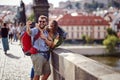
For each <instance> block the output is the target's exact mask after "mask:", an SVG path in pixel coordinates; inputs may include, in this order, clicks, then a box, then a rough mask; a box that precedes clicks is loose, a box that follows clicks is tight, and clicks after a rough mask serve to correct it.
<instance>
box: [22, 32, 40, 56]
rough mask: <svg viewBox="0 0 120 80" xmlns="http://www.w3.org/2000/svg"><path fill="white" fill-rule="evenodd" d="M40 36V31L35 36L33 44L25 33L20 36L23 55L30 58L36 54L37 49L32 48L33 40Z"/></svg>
mask: <svg viewBox="0 0 120 80" xmlns="http://www.w3.org/2000/svg"><path fill="white" fill-rule="evenodd" d="M39 36H40V31H38V33H37V34H36V35H35V37H34V39H33V42H32V38H31V36H30V35H29V34H28V33H27V32H26V31H25V32H23V34H22V35H21V38H20V41H21V46H22V50H23V52H24V54H25V55H27V56H30V55H31V54H35V53H37V49H36V48H34V47H33V45H32V44H33V43H34V42H35V40H37V39H38V38H39Z"/></svg>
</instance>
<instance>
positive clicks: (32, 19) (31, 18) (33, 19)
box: [27, 13, 35, 22]
mask: <svg viewBox="0 0 120 80" xmlns="http://www.w3.org/2000/svg"><path fill="white" fill-rule="evenodd" d="M27 20H30V21H33V22H34V21H35V15H34V13H32V14H31V15H30V16H29V17H28V19H27Z"/></svg>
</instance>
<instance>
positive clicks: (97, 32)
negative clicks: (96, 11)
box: [58, 14, 109, 40]
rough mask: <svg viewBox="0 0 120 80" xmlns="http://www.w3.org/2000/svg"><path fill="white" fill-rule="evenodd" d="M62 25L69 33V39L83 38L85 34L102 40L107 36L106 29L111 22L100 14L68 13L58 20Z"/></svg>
mask: <svg viewBox="0 0 120 80" xmlns="http://www.w3.org/2000/svg"><path fill="white" fill-rule="evenodd" d="M58 23H59V25H60V27H62V28H63V29H64V30H65V31H66V32H67V33H68V35H67V39H72V40H73V39H75V40H78V39H82V36H83V35H86V36H89V37H91V38H92V39H95V40H102V39H104V38H105V37H106V35H107V32H106V29H107V28H109V22H108V21H106V20H104V19H103V18H102V17H100V16H94V15H74V16H73V15H71V14H66V15H64V16H63V17H62V18H60V19H59V20H58Z"/></svg>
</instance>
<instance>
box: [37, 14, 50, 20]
mask: <svg viewBox="0 0 120 80" xmlns="http://www.w3.org/2000/svg"><path fill="white" fill-rule="evenodd" d="M39 19H46V21H47V19H48V18H47V16H45V15H41V16H40V17H39Z"/></svg>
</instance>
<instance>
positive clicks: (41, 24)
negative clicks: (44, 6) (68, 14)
mask: <svg viewBox="0 0 120 80" xmlns="http://www.w3.org/2000/svg"><path fill="white" fill-rule="evenodd" d="M38 25H39V27H40V28H41V29H44V28H45V26H46V25H47V21H46V19H44V18H43V19H39V20H38Z"/></svg>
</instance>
